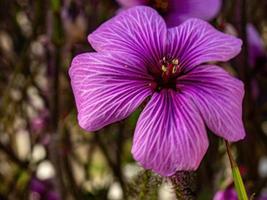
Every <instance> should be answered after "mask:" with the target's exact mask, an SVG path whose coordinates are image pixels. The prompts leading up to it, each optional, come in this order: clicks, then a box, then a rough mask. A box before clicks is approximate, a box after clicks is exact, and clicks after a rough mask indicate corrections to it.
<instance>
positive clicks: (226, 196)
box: [213, 187, 238, 200]
mask: <svg viewBox="0 0 267 200" xmlns="http://www.w3.org/2000/svg"><path fill="white" fill-rule="evenodd" d="M213 200H238V197H237V194H236V191H235V189H234V188H233V187H229V188H227V189H226V190H221V191H219V192H217V193H216V194H215V196H214V198H213Z"/></svg>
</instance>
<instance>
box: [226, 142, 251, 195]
mask: <svg viewBox="0 0 267 200" xmlns="http://www.w3.org/2000/svg"><path fill="white" fill-rule="evenodd" d="M225 146H226V150H227V155H228V158H229V160H230V164H231V169H232V174H233V179H234V184H235V189H236V192H237V195H238V199H239V200H248V196H247V192H246V189H245V186H244V183H243V180H242V177H241V175H240V171H239V168H238V166H237V164H236V162H235V160H234V158H233V155H232V152H231V148H230V144H229V142H227V141H226V140H225Z"/></svg>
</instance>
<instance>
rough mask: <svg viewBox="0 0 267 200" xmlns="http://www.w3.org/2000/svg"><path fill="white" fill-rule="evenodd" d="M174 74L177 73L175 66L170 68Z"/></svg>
mask: <svg viewBox="0 0 267 200" xmlns="http://www.w3.org/2000/svg"><path fill="white" fill-rule="evenodd" d="M176 72H177V66H174V67H173V68H172V73H173V74H175V73H176Z"/></svg>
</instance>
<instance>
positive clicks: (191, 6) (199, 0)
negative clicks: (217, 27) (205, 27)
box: [117, 0, 222, 27]
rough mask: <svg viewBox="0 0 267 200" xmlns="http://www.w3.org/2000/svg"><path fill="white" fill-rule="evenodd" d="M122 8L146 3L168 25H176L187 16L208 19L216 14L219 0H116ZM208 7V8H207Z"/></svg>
mask: <svg viewBox="0 0 267 200" xmlns="http://www.w3.org/2000/svg"><path fill="white" fill-rule="evenodd" d="M117 1H118V2H119V3H120V5H121V6H122V7H123V8H130V7H133V6H137V5H147V6H150V7H152V8H154V9H156V10H157V11H158V12H159V13H160V14H161V16H163V17H164V19H165V20H166V22H167V25H168V26H169V27H173V26H177V25H178V24H180V23H181V22H183V21H185V20H186V19H188V18H191V17H196V18H200V19H203V20H210V19H212V18H214V17H216V15H217V14H218V12H219V11H220V8H221V4H222V1H221V0H205V1H203V0H186V1H184V0H117ZM207 8H208V9H207Z"/></svg>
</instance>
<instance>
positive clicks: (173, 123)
mask: <svg viewBox="0 0 267 200" xmlns="http://www.w3.org/2000/svg"><path fill="white" fill-rule="evenodd" d="M207 147H208V139H207V135H206V130H205V126H204V123H203V120H202V119H201V116H200V114H199V112H198V110H197V108H196V107H195V105H194V103H193V102H192V101H191V100H190V98H187V97H186V96H184V95H182V94H179V93H176V92H175V91H174V90H171V89H169V90H167V89H165V90H162V91H161V92H160V93H155V94H154V95H153V96H152V99H151V100H150V101H149V103H148V105H147V106H146V107H145V109H144V110H143V112H142V113H141V116H140V118H139V120H138V123H137V126H136V130H135V134H134V141H133V147H132V153H133V156H134V158H135V160H137V161H138V162H139V163H140V164H141V165H142V166H143V167H144V168H146V169H152V170H153V171H155V172H156V173H158V174H160V175H162V176H171V175H173V174H174V173H175V172H176V171H179V170H196V169H197V168H198V166H199V163H200V161H201V160H202V158H203V156H204V154H205V152H206V150H207Z"/></svg>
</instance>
